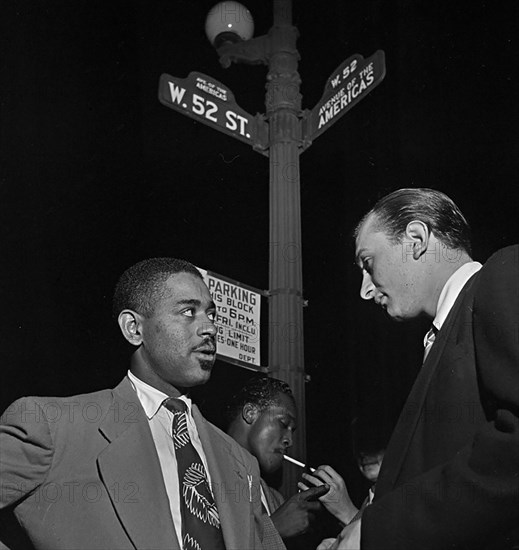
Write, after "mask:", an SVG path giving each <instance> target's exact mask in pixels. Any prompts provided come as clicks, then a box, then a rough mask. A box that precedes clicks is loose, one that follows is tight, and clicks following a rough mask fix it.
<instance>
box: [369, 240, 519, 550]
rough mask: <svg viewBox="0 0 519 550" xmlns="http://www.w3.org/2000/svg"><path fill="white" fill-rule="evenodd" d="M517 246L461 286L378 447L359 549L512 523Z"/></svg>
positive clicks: (516, 462) (498, 531)
mask: <svg viewBox="0 0 519 550" xmlns="http://www.w3.org/2000/svg"><path fill="white" fill-rule="evenodd" d="M518 522H519V247H518V246H513V247H508V248H506V249H503V250H500V251H499V252H497V253H496V254H494V255H493V256H492V257H491V258H490V259H489V260H488V262H487V263H486V264H485V265H484V266H483V268H482V269H481V270H480V271H479V272H478V273H476V274H475V275H474V276H473V277H472V278H471V279H470V280H469V281H468V282H467V284H466V285H465V287H464V288H463V290H462V292H461V294H460V295H459V297H458V299H457V301H456V302H455V304H454V306H453V308H452V310H451V312H450V313H449V315H448V317H447V319H446V321H445V324H444V325H443V327H442V329H441V330H440V332H439V333H438V335H437V338H436V342H435V343H434V345H433V346H432V348H431V351H430V353H429V355H428V357H427V360H426V362H425V364H424V365H423V367H422V368H421V371H420V373H419V375H418V377H417V379H416V381H415V384H414V386H413V388H412V391H411V393H410V395H409V398H408V399H407V402H406V404H405V406H404V408H403V411H402V413H401V416H400V419H399V421H398V424H397V426H396V428H395V431H394V433H393V435H392V438H391V441H390V443H389V446H388V449H387V450H386V453H385V456H384V461H383V464H382V469H381V473H380V476H379V478H378V481H377V489H376V494H375V500H374V503H373V504H372V505H371V506H368V507H367V509H366V511H365V513H364V515H363V519H362V534H361V546H362V549H363V550H372V549H383V550H389V549H398V550H407V549H409V550H416V549H420V550H427V549H431V550H441V549H447V548H448V549H453V548H467V549H468V548H470V549H471V550H474V549H476V548H486V547H494V546H493V545H494V544H496V547H498V548H501V547H503V548H508V547H511V543H510V542H508V543H504V545H503V546H500V545H499V544H498V543H497V542H498V539H501V538H503V537H504V539H505V540H506V538H507V537H506V534H507V533H508V532H509V531H510V530H511V529H512V528H513V527H515V526H516V525H518V524H519V523H518Z"/></svg>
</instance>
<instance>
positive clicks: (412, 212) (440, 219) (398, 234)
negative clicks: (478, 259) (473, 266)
mask: <svg viewBox="0 0 519 550" xmlns="http://www.w3.org/2000/svg"><path fill="white" fill-rule="evenodd" d="M372 215H373V219H374V222H375V224H376V227H377V229H380V230H381V231H383V232H384V233H385V234H386V235H387V236H388V237H389V238H390V240H392V241H393V242H394V243H400V242H402V238H403V235H404V232H405V229H406V227H407V224H408V223H409V222H411V221H413V220H420V221H422V222H424V223H425V224H426V225H427V227H428V228H429V231H432V232H433V233H434V234H435V235H436V237H437V238H438V239H439V240H440V241H441V242H442V243H443V244H444V245H446V246H448V247H449V248H450V249H453V250H455V249H462V250H464V251H465V252H467V253H468V254H469V255H471V254H472V245H471V232H470V226H469V224H468V222H467V220H466V219H465V216H464V215H463V214H462V213H461V210H460V209H459V208H458V207H457V206H456V204H455V203H454V201H453V200H452V199H450V198H449V197H448V196H447V195H445V194H444V193H442V192H441V191H436V190H435V189H427V188H425V187H421V188H419V187H417V188H410V189H398V190H397V191H393V192H392V193H390V194H389V195H386V196H385V197H382V198H381V199H380V200H379V201H378V202H377V203H376V204H375V206H374V207H373V208H372V209H371V210H370V211H369V212H368V213H367V214H366V215H365V216H364V217H363V218H362V220H361V221H360V222H359V223H358V225H357V227H356V228H355V231H354V237H355V238H357V236H358V234H359V232H360V230H361V228H362V226H363V225H364V223H365V222H366V221H367V219H368V218H369V217H370V216H372Z"/></svg>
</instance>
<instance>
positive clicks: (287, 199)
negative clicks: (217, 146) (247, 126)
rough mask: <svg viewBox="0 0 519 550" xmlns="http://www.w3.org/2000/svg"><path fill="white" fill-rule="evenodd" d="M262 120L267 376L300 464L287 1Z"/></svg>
mask: <svg viewBox="0 0 519 550" xmlns="http://www.w3.org/2000/svg"><path fill="white" fill-rule="evenodd" d="M269 36H270V40H271V50H270V55H269V57H268V62H269V63H268V67H269V72H268V76H267V94H266V101H265V105H266V115H267V121H268V125H269V162H270V199H269V209H270V241H269V249H270V250H269V329H270V330H269V332H270V335H269V363H268V366H269V371H270V375H271V376H273V377H275V378H279V379H280V380H283V381H285V382H287V383H288V384H289V385H290V387H291V388H292V392H293V394H294V397H295V401H296V405H297V408H298V412H299V415H298V426H297V436H296V437H295V438H294V444H293V447H292V449H291V452H290V454H292V455H293V456H295V457H297V458H298V459H300V460H302V461H303V462H306V422H305V371H304V351H303V350H304V348H303V295H302V293H303V276H302V253H301V252H302V249H301V243H302V241H301V192H300V180H299V173H300V172H299V153H300V145H301V142H302V140H301V118H300V117H301V94H300V93H299V86H300V83H301V80H300V78H299V74H298V72H297V64H298V60H299V54H298V51H297V48H296V40H297V29H296V28H295V27H294V26H292V13H291V2H290V0H275V1H274V24H273V27H272V28H271V29H270V31H269ZM300 475H301V471H300V470H298V468H296V467H292V466H291V467H285V469H284V476H283V487H282V490H284V492H289V491H290V490H293V489H295V487H297V479H298V478H299V477H300Z"/></svg>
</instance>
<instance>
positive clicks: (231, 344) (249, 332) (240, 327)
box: [197, 267, 265, 371]
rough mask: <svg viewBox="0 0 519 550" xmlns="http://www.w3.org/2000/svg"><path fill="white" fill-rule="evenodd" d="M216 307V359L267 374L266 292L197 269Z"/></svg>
mask: <svg viewBox="0 0 519 550" xmlns="http://www.w3.org/2000/svg"><path fill="white" fill-rule="evenodd" d="M197 269H198V270H199V271H200V272H201V273H202V277H203V278H204V281H205V284H206V285H207V287H208V288H209V292H210V293H211V296H212V298H213V300H214V302H215V304H216V321H215V325H216V330H217V333H216V350H217V353H216V356H217V358H218V359H220V360H222V361H226V362H228V363H234V364H236V365H239V366H242V367H246V368H249V369H252V370H258V371H264V370H265V368H264V367H262V366H261V355H260V321H261V298H262V296H263V294H264V292H263V291H261V290H258V289H256V288H253V287H250V286H248V285H244V284H243V283H239V282H237V281H233V280H231V279H229V278H227V277H224V276H223V275H218V274H216V273H213V272H212V271H207V270H205V269H202V268H200V267H198V268H197Z"/></svg>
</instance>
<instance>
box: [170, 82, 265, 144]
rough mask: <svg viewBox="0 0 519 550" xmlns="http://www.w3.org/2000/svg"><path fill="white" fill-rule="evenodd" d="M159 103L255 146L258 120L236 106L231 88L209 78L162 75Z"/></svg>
mask: <svg viewBox="0 0 519 550" xmlns="http://www.w3.org/2000/svg"><path fill="white" fill-rule="evenodd" d="M159 101H160V102H161V103H162V104H163V105H165V106H166V107H169V108H171V109H174V110H175V111H179V112H180V113H183V114H184V115H187V116H188V117H191V118H193V119H195V120H198V121H199V122H202V123H204V124H207V125H208V126H212V127H213V128H215V129H216V130H220V131H221V132H224V133H225V134H228V135H230V136H233V137H235V138H237V139H240V140H242V141H244V142H245V143H248V144H249V145H254V144H255V143H256V133H257V131H256V120H255V117H254V116H253V115H251V114H249V113H247V112H246V111H244V110H243V109H242V108H241V107H239V106H238V105H237V104H236V101H235V99H234V95H233V93H232V92H231V90H229V88H227V87H226V86H225V85H224V84H222V83H221V82H218V80H215V79H214V78H211V77H210V76H207V75H205V74H202V73H198V72H191V73H189V75H188V76H187V78H183V79H182V78H176V77H174V76H170V75H168V74H163V75H161V77H160V82H159Z"/></svg>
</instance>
